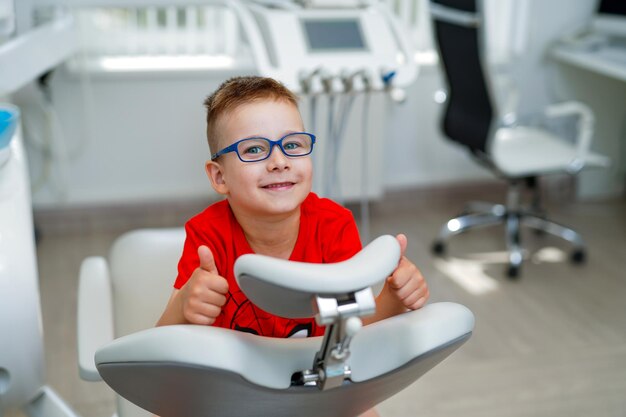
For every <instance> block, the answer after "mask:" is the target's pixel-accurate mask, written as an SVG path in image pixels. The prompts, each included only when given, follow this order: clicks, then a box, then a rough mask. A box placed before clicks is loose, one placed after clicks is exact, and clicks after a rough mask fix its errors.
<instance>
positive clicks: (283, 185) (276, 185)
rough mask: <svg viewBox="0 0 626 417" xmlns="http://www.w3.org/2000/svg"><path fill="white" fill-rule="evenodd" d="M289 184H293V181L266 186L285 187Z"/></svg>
mask: <svg viewBox="0 0 626 417" xmlns="http://www.w3.org/2000/svg"><path fill="white" fill-rule="evenodd" d="M289 184H291V183H289V182H281V183H280V184H269V185H266V187H267V188H279V187H285V186H287V185H289Z"/></svg>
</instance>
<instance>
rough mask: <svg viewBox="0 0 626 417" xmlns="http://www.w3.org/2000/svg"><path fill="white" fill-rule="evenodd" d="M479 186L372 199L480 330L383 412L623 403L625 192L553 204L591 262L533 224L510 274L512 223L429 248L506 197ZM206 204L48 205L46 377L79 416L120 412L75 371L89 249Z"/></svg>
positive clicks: (436, 297)
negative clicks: (507, 232)
mask: <svg viewBox="0 0 626 417" xmlns="http://www.w3.org/2000/svg"><path fill="white" fill-rule="evenodd" d="M472 191H479V192H478V194H479V195H473V194H472V195H470V193H468V192H466V191H463V190H462V189H450V190H438V191H429V192H424V191H419V192H406V193H393V194H391V195H389V196H388V198H386V199H385V202H384V203H377V204H374V205H373V207H372V222H371V230H372V235H373V236H377V235H380V234H385V233H391V234H395V233H399V232H403V233H405V234H406V235H407V236H408V239H409V246H408V251H407V255H408V256H409V257H410V258H411V259H412V260H413V261H414V262H415V263H416V264H417V265H418V266H419V267H420V268H421V270H422V272H423V274H424V275H425V276H426V277H427V279H428V282H429V284H430V287H431V292H432V296H431V301H455V302H459V303H462V304H464V305H466V306H468V307H469V308H470V309H471V310H472V311H473V312H474V314H475V316H476V328H475V332H474V335H473V336H472V338H471V339H470V341H469V342H468V343H467V344H466V345H464V346H463V347H462V348H461V349H460V350H459V351H457V352H456V353H454V354H453V355H452V356H451V357H450V358H449V359H447V360H446V361H444V362H443V363H442V364H440V365H439V366H437V367H436V368H435V369H433V370H432V371H431V372H429V373H428V374H426V375H425V376H424V377H422V378H421V379H420V380H419V381H417V382H416V383H414V384H413V385H412V386H410V387H409V388H407V389H406V390H404V391H403V392H401V393H400V394H398V395H396V396H395V397H393V398H392V399H390V400H388V401H386V402H385V403H383V404H381V405H380V406H379V407H378V409H379V413H380V414H381V416H382V417H405V416H406V417H408V416H429V417H448V416H450V417H451V416H455V417H458V416H461V415H462V416H464V417H471V416H477V417H478V416H481V417H485V416H487V417H488V416H494V417H495V416H498V417H513V416H515V417H521V416H545V417H555V416H568V417H572V416H585V417H587V416H594V417H603V416H607V417H608V416H611V417H619V416H626V201H625V200H619V201H609V202H577V203H572V202H565V203H563V202H561V203H559V204H556V203H554V202H553V203H552V204H550V205H549V207H548V209H549V213H550V215H551V217H552V218H553V219H555V220H558V221H559V222H561V223H564V224H567V225H570V226H572V227H574V228H575V229H577V230H578V231H579V232H580V233H581V234H582V235H583V236H584V237H585V238H586V240H587V242H588V244H589V248H590V249H589V259H588V262H587V263H586V264H585V265H582V266H574V265H572V264H570V263H569V262H567V255H568V253H567V249H568V248H567V246H566V245H565V244H563V243H562V242H560V241H558V240H557V239H553V238H551V237H548V236H536V235H534V234H532V233H528V234H525V235H524V238H525V245H526V247H527V248H528V249H529V250H528V261H527V262H526V264H525V265H524V268H523V272H522V278H521V279H519V280H517V281H511V280H508V279H506V278H505V277H504V275H503V271H504V265H503V263H502V262H503V249H504V241H503V235H504V232H503V230H502V228H499V227H494V228H489V229H484V230H477V231H474V232H472V233H470V234H465V235H460V236H457V237H455V238H454V240H453V241H452V242H451V244H450V245H449V251H448V256H447V257H446V258H444V259H439V258H435V257H433V256H432V255H431V253H430V244H431V242H432V239H433V237H434V236H436V234H437V231H438V229H439V227H440V225H441V224H442V223H443V222H444V221H445V220H447V219H448V218H450V217H452V216H454V215H455V214H457V213H458V212H459V211H460V209H461V207H462V205H463V203H464V202H465V201H467V200H469V199H475V198H476V197H482V198H483V199H489V200H492V201H502V198H503V197H502V195H501V189H499V188H494V187H485V188H483V189H480V190H477V189H473V190H472ZM202 204H203V203H202V202H201V203H197V202H196V203H193V204H189V205H184V204H180V205H177V206H175V207H172V206H167V205H166V206H163V205H162V206H159V207H158V208H157V207H150V206H147V207H145V210H143V211H141V213H138V211H137V210H136V208H135V209H133V210H130V211H129V210H124V209H120V208H117V209H112V210H101V211H99V212H96V213H95V214H94V213H91V214H89V215H85V213H70V216H69V217H68V214H67V213H65V214H61V213H52V214H51V213H38V214H37V219H38V221H39V224H40V226H41V239H40V242H39V245H38V256H39V271H40V280H41V296H42V310H43V318H44V322H43V323H44V331H45V342H46V361H47V362H46V363H47V380H48V382H49V384H50V385H51V386H52V387H53V388H54V389H55V390H56V391H57V392H58V393H59V394H60V395H61V396H62V397H63V398H65V399H66V400H67V401H68V403H69V404H70V405H71V407H72V408H74V409H75V410H76V411H77V412H78V413H79V414H80V415H82V416H84V417H109V416H111V414H112V413H113V412H114V402H113V395H112V394H111V392H110V391H109V389H108V388H107V387H106V386H104V385H103V384H101V383H95V384H94V383H88V382H83V381H81V380H80V379H79V378H78V371H77V366H76V348H75V345H76V332H75V328H76V315H75V311H76V284H77V276H78V269H79V266H80V262H81V261H82V259H84V258H85V257H86V256H89V255H106V253H107V250H108V248H109V246H110V245H111V243H112V241H113V240H114V239H115V238H116V237H117V236H118V235H119V234H120V233H122V232H123V231H124V230H128V229H133V228H137V227H144V226H164V227H165V226H177V225H182V222H183V221H184V219H185V218H186V217H187V216H188V215H189V214H191V213H193V212H195V211H197V210H198V209H199V208H200V207H201V206H202ZM355 211H356V212H358V210H355ZM13 415H19V414H16V413H14V414H11V416H13ZM181 417H183V416H181Z"/></svg>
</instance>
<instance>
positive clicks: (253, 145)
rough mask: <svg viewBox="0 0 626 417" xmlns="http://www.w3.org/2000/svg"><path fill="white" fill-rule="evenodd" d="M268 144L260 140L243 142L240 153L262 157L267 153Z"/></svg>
mask: <svg viewBox="0 0 626 417" xmlns="http://www.w3.org/2000/svg"><path fill="white" fill-rule="evenodd" d="M267 148H268V146H267V143H264V142H263V141H259V140H251V141H249V142H248V141H246V142H242V143H241V145H240V146H239V153H240V154H242V155H260V154H263V153H267Z"/></svg>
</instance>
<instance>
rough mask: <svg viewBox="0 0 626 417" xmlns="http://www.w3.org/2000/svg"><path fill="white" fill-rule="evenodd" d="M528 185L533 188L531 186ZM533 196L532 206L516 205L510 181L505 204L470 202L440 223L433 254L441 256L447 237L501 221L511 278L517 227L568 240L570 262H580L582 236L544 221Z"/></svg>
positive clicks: (516, 262) (516, 268) (518, 260)
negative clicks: (460, 213) (570, 245)
mask: <svg viewBox="0 0 626 417" xmlns="http://www.w3.org/2000/svg"><path fill="white" fill-rule="evenodd" d="M531 188H535V187H534V185H533V186H531ZM537 195H538V193H535V197H536V198H535V200H534V204H533V208H532V209H530V210H528V209H522V208H520V207H519V204H518V202H519V197H520V190H519V188H518V186H517V184H516V183H515V182H513V183H511V186H510V188H509V194H508V203H507V205H504V204H490V203H485V202H470V203H469V204H467V206H466V207H465V210H464V211H463V214H462V215H460V216H458V217H455V218H453V219H450V220H448V221H447V222H446V224H444V225H443V226H442V228H441V230H440V232H439V236H438V237H437V239H436V240H435V242H434V243H433V246H432V251H433V253H435V254H436V255H443V254H444V253H445V250H446V243H445V242H446V240H447V239H448V238H450V237H451V236H454V235H458V234H460V233H463V232H467V231H468V230H470V229H474V228H479V227H485V226H492V225H500V224H504V225H505V240H506V247H507V250H508V259H509V261H508V267H507V270H506V275H507V276H508V277H509V278H511V279H515V278H518V277H519V275H520V269H521V266H522V261H523V248H522V246H521V242H520V240H521V239H520V229H521V226H526V227H529V228H531V229H534V230H535V232H536V233H538V234H544V233H547V234H550V235H553V236H557V237H560V238H562V239H564V240H566V241H568V242H569V243H571V244H572V246H573V251H572V253H571V256H570V260H571V261H572V262H574V263H583V262H584V261H585V260H586V254H587V252H586V246H585V243H584V241H583V239H582V237H581V236H580V235H579V234H578V233H577V232H576V231H574V230H572V229H570V228H568V227H565V226H563V225H560V224H558V223H555V222H553V221H550V220H547V219H546V218H545V216H544V214H543V212H542V210H540V209H539V204H538V199H537Z"/></svg>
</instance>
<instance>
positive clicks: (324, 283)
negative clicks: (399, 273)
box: [235, 235, 400, 318]
mask: <svg viewBox="0 0 626 417" xmlns="http://www.w3.org/2000/svg"><path fill="white" fill-rule="evenodd" d="M399 260H400V244H399V243H398V240H397V239H396V238H395V237H393V236H390V235H385V236H381V237H379V238H377V239H376V240H374V241H373V242H372V243H370V244H369V245H367V246H366V247H365V248H363V249H362V250H361V251H360V252H359V253H357V254H356V255H354V256H353V257H352V258H350V259H348V260H345V261H343V262H338V263H332V264H313V263H305V262H293V261H286V260H283V259H277V258H272V257H269V256H263V255H256V254H249V255H243V256H241V257H239V259H237V261H236V262H235V277H236V279H237V283H238V284H239V287H240V288H241V290H242V291H243V292H244V293H245V294H246V295H247V296H248V298H249V299H250V300H251V301H252V302H253V303H254V304H256V305H257V306H259V307H260V308H262V309H264V310H265V311H268V312H270V313H273V314H276V315H278V316H281V317H291V318H302V317H312V316H314V315H315V310H314V308H313V304H312V300H313V298H314V297H315V296H317V295H321V296H338V295H342V294H350V293H352V292H355V291H358V290H361V289H363V288H367V287H371V286H372V285H374V284H376V283H378V282H380V281H383V280H384V279H385V278H387V277H388V276H389V275H390V274H391V273H392V272H393V270H394V269H395V268H396V267H397V266H398V261H399Z"/></svg>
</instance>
